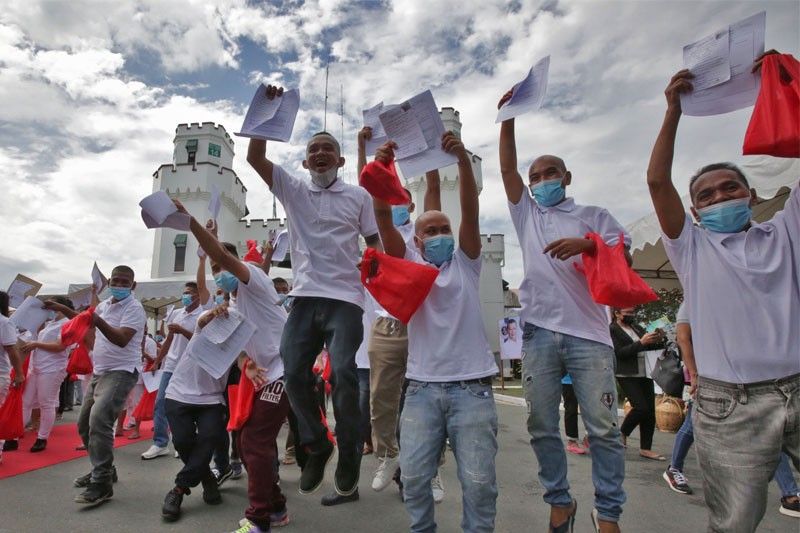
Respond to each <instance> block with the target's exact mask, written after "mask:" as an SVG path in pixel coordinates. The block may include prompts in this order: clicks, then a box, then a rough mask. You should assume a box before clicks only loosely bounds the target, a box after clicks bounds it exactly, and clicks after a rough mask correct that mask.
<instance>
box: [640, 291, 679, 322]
mask: <svg viewBox="0 0 800 533" xmlns="http://www.w3.org/2000/svg"><path fill="white" fill-rule="evenodd" d="M657 294H658V300H656V301H655V302H650V303H647V304H644V305H641V306H639V308H638V309H637V310H636V315H637V318H638V320H639V323H640V324H649V323H650V322H652V321H653V320H656V319H658V318H661V317H662V316H666V317H667V318H669V320H670V322H675V314H676V313H677V312H678V307H680V305H681V302H683V291H682V290H681V289H669V290H668V289H661V290H659V291H658V292H657Z"/></svg>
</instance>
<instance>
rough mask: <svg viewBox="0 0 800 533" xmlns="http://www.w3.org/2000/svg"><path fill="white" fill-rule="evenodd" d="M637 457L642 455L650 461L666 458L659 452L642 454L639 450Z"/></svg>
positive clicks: (664, 459)
mask: <svg viewBox="0 0 800 533" xmlns="http://www.w3.org/2000/svg"><path fill="white" fill-rule="evenodd" d="M639 457H642V458H643V459H648V460H650V461H666V460H667V458H666V457H664V456H663V455H660V454H656V455H644V454H643V453H642V452H639Z"/></svg>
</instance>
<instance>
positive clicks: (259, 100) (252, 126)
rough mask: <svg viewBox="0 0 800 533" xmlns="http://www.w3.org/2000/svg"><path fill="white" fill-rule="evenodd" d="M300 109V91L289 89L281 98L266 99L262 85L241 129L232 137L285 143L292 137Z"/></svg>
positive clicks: (265, 89) (265, 92) (264, 87)
mask: <svg viewBox="0 0 800 533" xmlns="http://www.w3.org/2000/svg"><path fill="white" fill-rule="evenodd" d="M299 109H300V91H299V90H297V89H290V90H288V91H285V92H284V93H283V95H282V96H276V97H275V98H273V99H272V100H268V99H267V87H266V85H264V84H263V83H262V84H261V85H260V86H259V87H258V89H257V90H256V94H255V95H254V96H253V100H252V101H251V102H250V108H249V109H248V110H247V115H245V118H244V123H242V129H241V131H239V132H238V133H234V135H238V136H239V137H248V138H251V139H264V140H270V141H280V142H287V141H288V140H289V139H290V138H291V137H292V130H293V129H294V121H295V119H296V118H297V111H298V110H299Z"/></svg>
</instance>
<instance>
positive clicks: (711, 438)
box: [692, 374, 800, 533]
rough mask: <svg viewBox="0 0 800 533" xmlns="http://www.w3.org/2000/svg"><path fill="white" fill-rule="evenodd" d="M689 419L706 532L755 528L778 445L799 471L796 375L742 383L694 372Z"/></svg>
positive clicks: (799, 407)
mask: <svg viewBox="0 0 800 533" xmlns="http://www.w3.org/2000/svg"><path fill="white" fill-rule="evenodd" d="M692 418H693V419H692V423H693V424H694V437H695V445H696V446H697V458H698V462H699V464H700V471H701V473H702V476H703V489H704V490H703V492H704V496H705V501H706V507H707V508H708V510H709V523H708V531H713V532H717V531H720V532H721V531H725V532H726V533H738V532H747V533H750V532H752V531H755V530H756V528H757V527H758V524H759V523H760V522H761V519H762V518H763V517H764V512H765V511H766V507H767V486H768V484H769V480H770V478H772V476H773V474H774V473H775V470H776V468H777V467H778V462H779V461H780V456H781V450H783V451H784V452H786V454H787V455H788V456H789V458H790V459H791V460H792V461H793V462H794V466H795V469H797V470H800V460H799V458H798V451H799V450H800V374H798V375H795V376H789V377H786V378H783V379H780V380H775V381H771V382H763V383H753V384H745V385H740V384H731V383H724V382H721V381H717V380H712V379H708V378H704V377H702V376H700V377H699V378H698V385H697V400H696V401H695V405H694V412H693V413H692Z"/></svg>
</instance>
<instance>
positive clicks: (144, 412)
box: [131, 390, 158, 422]
mask: <svg viewBox="0 0 800 533" xmlns="http://www.w3.org/2000/svg"><path fill="white" fill-rule="evenodd" d="M156 396H158V391H157V390H154V391H153V392H147V391H145V393H144V394H142V399H141V400H139V403H138V404H137V405H136V409H134V410H133V415H131V416H133V418H135V419H136V421H137V422H144V421H146V420H152V419H153V409H154V408H155V406H156Z"/></svg>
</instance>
